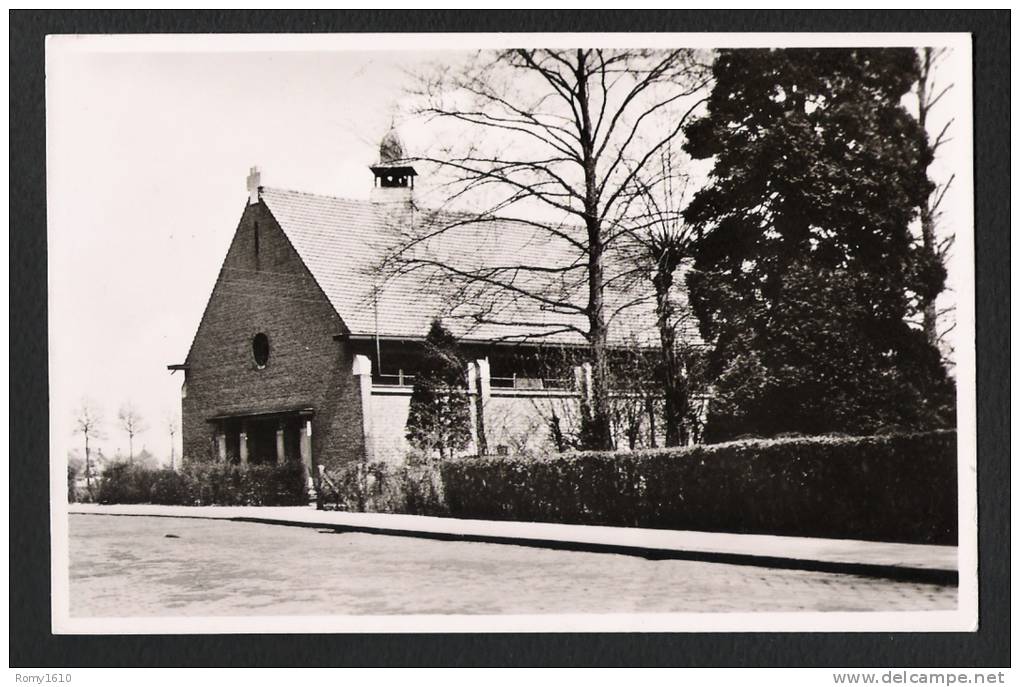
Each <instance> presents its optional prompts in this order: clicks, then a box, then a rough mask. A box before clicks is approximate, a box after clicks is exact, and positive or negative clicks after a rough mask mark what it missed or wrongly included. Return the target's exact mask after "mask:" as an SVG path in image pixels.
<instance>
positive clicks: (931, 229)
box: [917, 48, 956, 348]
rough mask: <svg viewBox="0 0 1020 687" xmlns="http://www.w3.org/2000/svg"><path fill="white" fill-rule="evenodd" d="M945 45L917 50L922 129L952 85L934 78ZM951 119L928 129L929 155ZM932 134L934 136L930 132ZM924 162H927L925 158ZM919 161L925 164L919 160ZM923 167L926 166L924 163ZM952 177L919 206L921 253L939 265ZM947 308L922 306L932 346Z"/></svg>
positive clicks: (946, 240) (946, 244)
mask: <svg viewBox="0 0 1020 687" xmlns="http://www.w3.org/2000/svg"><path fill="white" fill-rule="evenodd" d="M946 51H947V49H946V48H923V49H921V51H920V53H921V54H920V58H921V72H920V76H919V77H918V80H917V120H918V122H919V123H920V125H921V128H923V129H924V130H925V131H928V126H929V125H930V122H929V116H930V115H931V112H932V110H933V109H934V108H935V106H936V105H938V103H939V101H940V100H942V98H943V96H945V95H946V93H948V92H949V91H950V90H951V89H952V88H953V84H952V83H950V84H946V85H942V84H939V83H938V82H937V80H936V78H935V77H936V74H935V73H936V71H937V69H938V65H939V63H940V62H941V60H942V59H943V58H944V57H945V55H946ZM953 121H954V119H953V118H950V119H949V120H948V121H946V123H945V124H943V125H942V127H941V128H940V129H939V130H938V133H937V134H936V133H934V132H929V145H930V146H931V152H932V156H933V158H934V156H936V155H938V151H939V148H941V147H942V146H943V145H944V144H945V143H948V142H949V140H950V139H949V138H948V132H949V128H950V126H952V124H953ZM933 134H934V135H933ZM926 162H927V161H926ZM922 164H925V162H923V163H922ZM926 166H927V165H926ZM955 178H956V175H955V174H950V176H949V178H948V179H946V180H945V181H944V182H941V183H937V184H935V187H934V189H932V192H931V194H929V196H928V200H927V202H926V203H924V205H922V206H921V212H920V215H921V246H922V249H923V251H924V254H925V255H927V256H929V259H932V260H936V261H937V262H938V264H939V265H945V262H946V258H947V255H948V252H949V250H950V248H951V247H952V245H953V240H954V238H955V235H954V234H951V233H950V234H947V235H945V236H943V237H939V236H937V229H938V224H939V218H940V217H941V215H942V210H941V206H942V202H943V200H945V197H946V192H947V191H948V190H949V187H950V186H951V185H952V183H953V180H954V179H955ZM949 310H951V309H946V310H943V311H941V312H940V311H939V310H938V308H937V304H936V299H935V298H931V299H929V300H928V301H927V302H926V303H924V304H923V306H922V313H921V314H922V328H923V330H924V335H925V337H926V338H927V339H928V341H929V342H930V343H931V344H932V345H934V346H939V347H940V348H941V347H942V346H941V343H942V341H941V339H942V338H944V336H945V335H946V334H947V333H948V331H949V329H951V328H952V326H953V325H949V327H948V328H947V329H946V330H944V331H942V332H940V331H939V319H940V317H944V316H946V315H949V314H950V313H949Z"/></svg>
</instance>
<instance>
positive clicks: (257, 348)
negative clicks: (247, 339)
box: [251, 332, 269, 370]
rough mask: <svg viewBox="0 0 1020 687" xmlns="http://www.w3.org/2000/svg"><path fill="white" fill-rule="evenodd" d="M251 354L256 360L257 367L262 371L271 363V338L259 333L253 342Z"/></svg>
mask: <svg viewBox="0 0 1020 687" xmlns="http://www.w3.org/2000/svg"><path fill="white" fill-rule="evenodd" d="M251 354H252V356H253V357H254V358H255V366H256V367H257V368H259V369H260V370H261V369H262V368H263V367H265V366H266V363H268V362H269V337H268V336H266V335H265V334H263V333H262V332H259V333H258V334H256V335H255V337H254V338H253V339H252V340H251Z"/></svg>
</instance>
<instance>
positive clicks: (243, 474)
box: [238, 462, 308, 506]
mask: <svg viewBox="0 0 1020 687" xmlns="http://www.w3.org/2000/svg"><path fill="white" fill-rule="evenodd" d="M238 486H239V492H240V501H241V503H243V504H244V505H248V506H299V505H307V504H308V493H307V490H306V484H305V476H304V469H303V466H302V465H301V464H300V463H293V462H289V463H283V464H282V465H250V466H248V468H247V469H246V470H241V471H240V483H239V485H238Z"/></svg>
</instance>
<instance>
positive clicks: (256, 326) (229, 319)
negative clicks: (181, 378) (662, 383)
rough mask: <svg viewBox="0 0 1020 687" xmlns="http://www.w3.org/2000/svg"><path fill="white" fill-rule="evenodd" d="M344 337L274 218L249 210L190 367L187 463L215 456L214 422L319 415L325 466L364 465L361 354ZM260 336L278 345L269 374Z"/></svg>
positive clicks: (185, 406)
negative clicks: (356, 363)
mask: <svg viewBox="0 0 1020 687" xmlns="http://www.w3.org/2000/svg"><path fill="white" fill-rule="evenodd" d="M256 224H257V227H258V229H257V239H256ZM256 240H257V243H258V250H257V251H256ZM342 329H343V325H342V323H341V321H340V318H339V317H338V316H337V315H336V313H335V312H334V311H333V309H332V307H331V306H330V305H329V303H328V301H327V300H326V298H325V296H324V295H323V294H322V292H321V290H320V289H319V287H318V285H317V284H316V283H315V281H314V279H313V278H312V276H311V274H310V273H309V272H308V270H307V268H305V266H304V264H303V263H302V262H301V260H300V258H299V257H298V255H297V253H296V251H295V250H294V248H293V247H292V246H291V245H290V242H289V241H288V240H287V238H286V236H285V235H284V233H283V232H282V230H281V229H280V228H279V226H278V225H277V223H276V222H275V220H274V219H273V218H272V215H271V214H270V213H269V211H268V210H267V209H266V208H265V206H264V205H262V204H258V205H252V206H249V207H247V208H246V210H245V211H244V214H243V216H242V217H241V221H240V223H239V225H238V228H237V231H236V233H235V235H234V239H233V241H232V242H231V245H230V249H229V250H228V252H227V256H226V259H225V260H224V263H223V267H222V269H221V271H220V275H219V278H218V280H217V282H216V285H215V287H214V288H213V292H212V295H211V296H210V300H209V303H208V305H207V307H206V311H205V314H204V315H203V317H202V322H201V324H200V325H199V328H198V332H197V333H196V335H195V340H194V343H193V345H192V348H191V352H190V353H189V355H188V359H187V362H188V364H189V366H190V369H189V370H188V371H187V377H186V380H187V382H186V385H187V395H186V397H185V398H184V399H183V400H182V415H183V422H182V434H183V440H184V456H185V460H187V461H201V460H208V459H210V457H212V456H214V455H215V447H214V432H215V427H214V426H213V425H212V424H211V423H209V422H207V419H208V418H210V417H213V416H217V415H227V414H240V413H258V412H273V411H278V410H284V409H294V408H299V407H308V408H313V409H314V411H315V415H314V417H313V419H312V459H313V461H314V463H315V464H316V465H318V464H322V465H326V466H327V467H328V466H330V465H336V464H339V463H343V462H346V461H349V460H354V459H357V458H358V457H360V455H361V451H362V438H361V408H360V405H359V403H358V396H357V390H356V389H355V387H354V383H355V380H354V379H353V378H352V376H351V363H352V355H351V352H350V350H349V345H348V344H346V343H343V342H339V341H336V340H334V338H333V337H334V335H336V334H339V333H340V332H341V331H342ZM259 332H264V333H265V334H266V335H267V336H268V337H269V343H270V357H269V361H268V364H267V365H266V366H265V368H264V369H258V368H257V367H256V364H255V360H254V357H253V355H252V347H251V342H252V338H253V337H254V336H255V334H256V333H259Z"/></svg>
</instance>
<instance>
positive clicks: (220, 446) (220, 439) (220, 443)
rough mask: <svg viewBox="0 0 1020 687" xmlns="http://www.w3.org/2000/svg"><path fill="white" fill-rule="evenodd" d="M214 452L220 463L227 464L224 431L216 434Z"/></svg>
mask: <svg viewBox="0 0 1020 687" xmlns="http://www.w3.org/2000/svg"><path fill="white" fill-rule="evenodd" d="M216 450H217V452H218V453H219V457H220V462H221V463H226V462H227V433H226V432H225V431H224V430H222V429H221V430H219V431H218V432H216Z"/></svg>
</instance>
